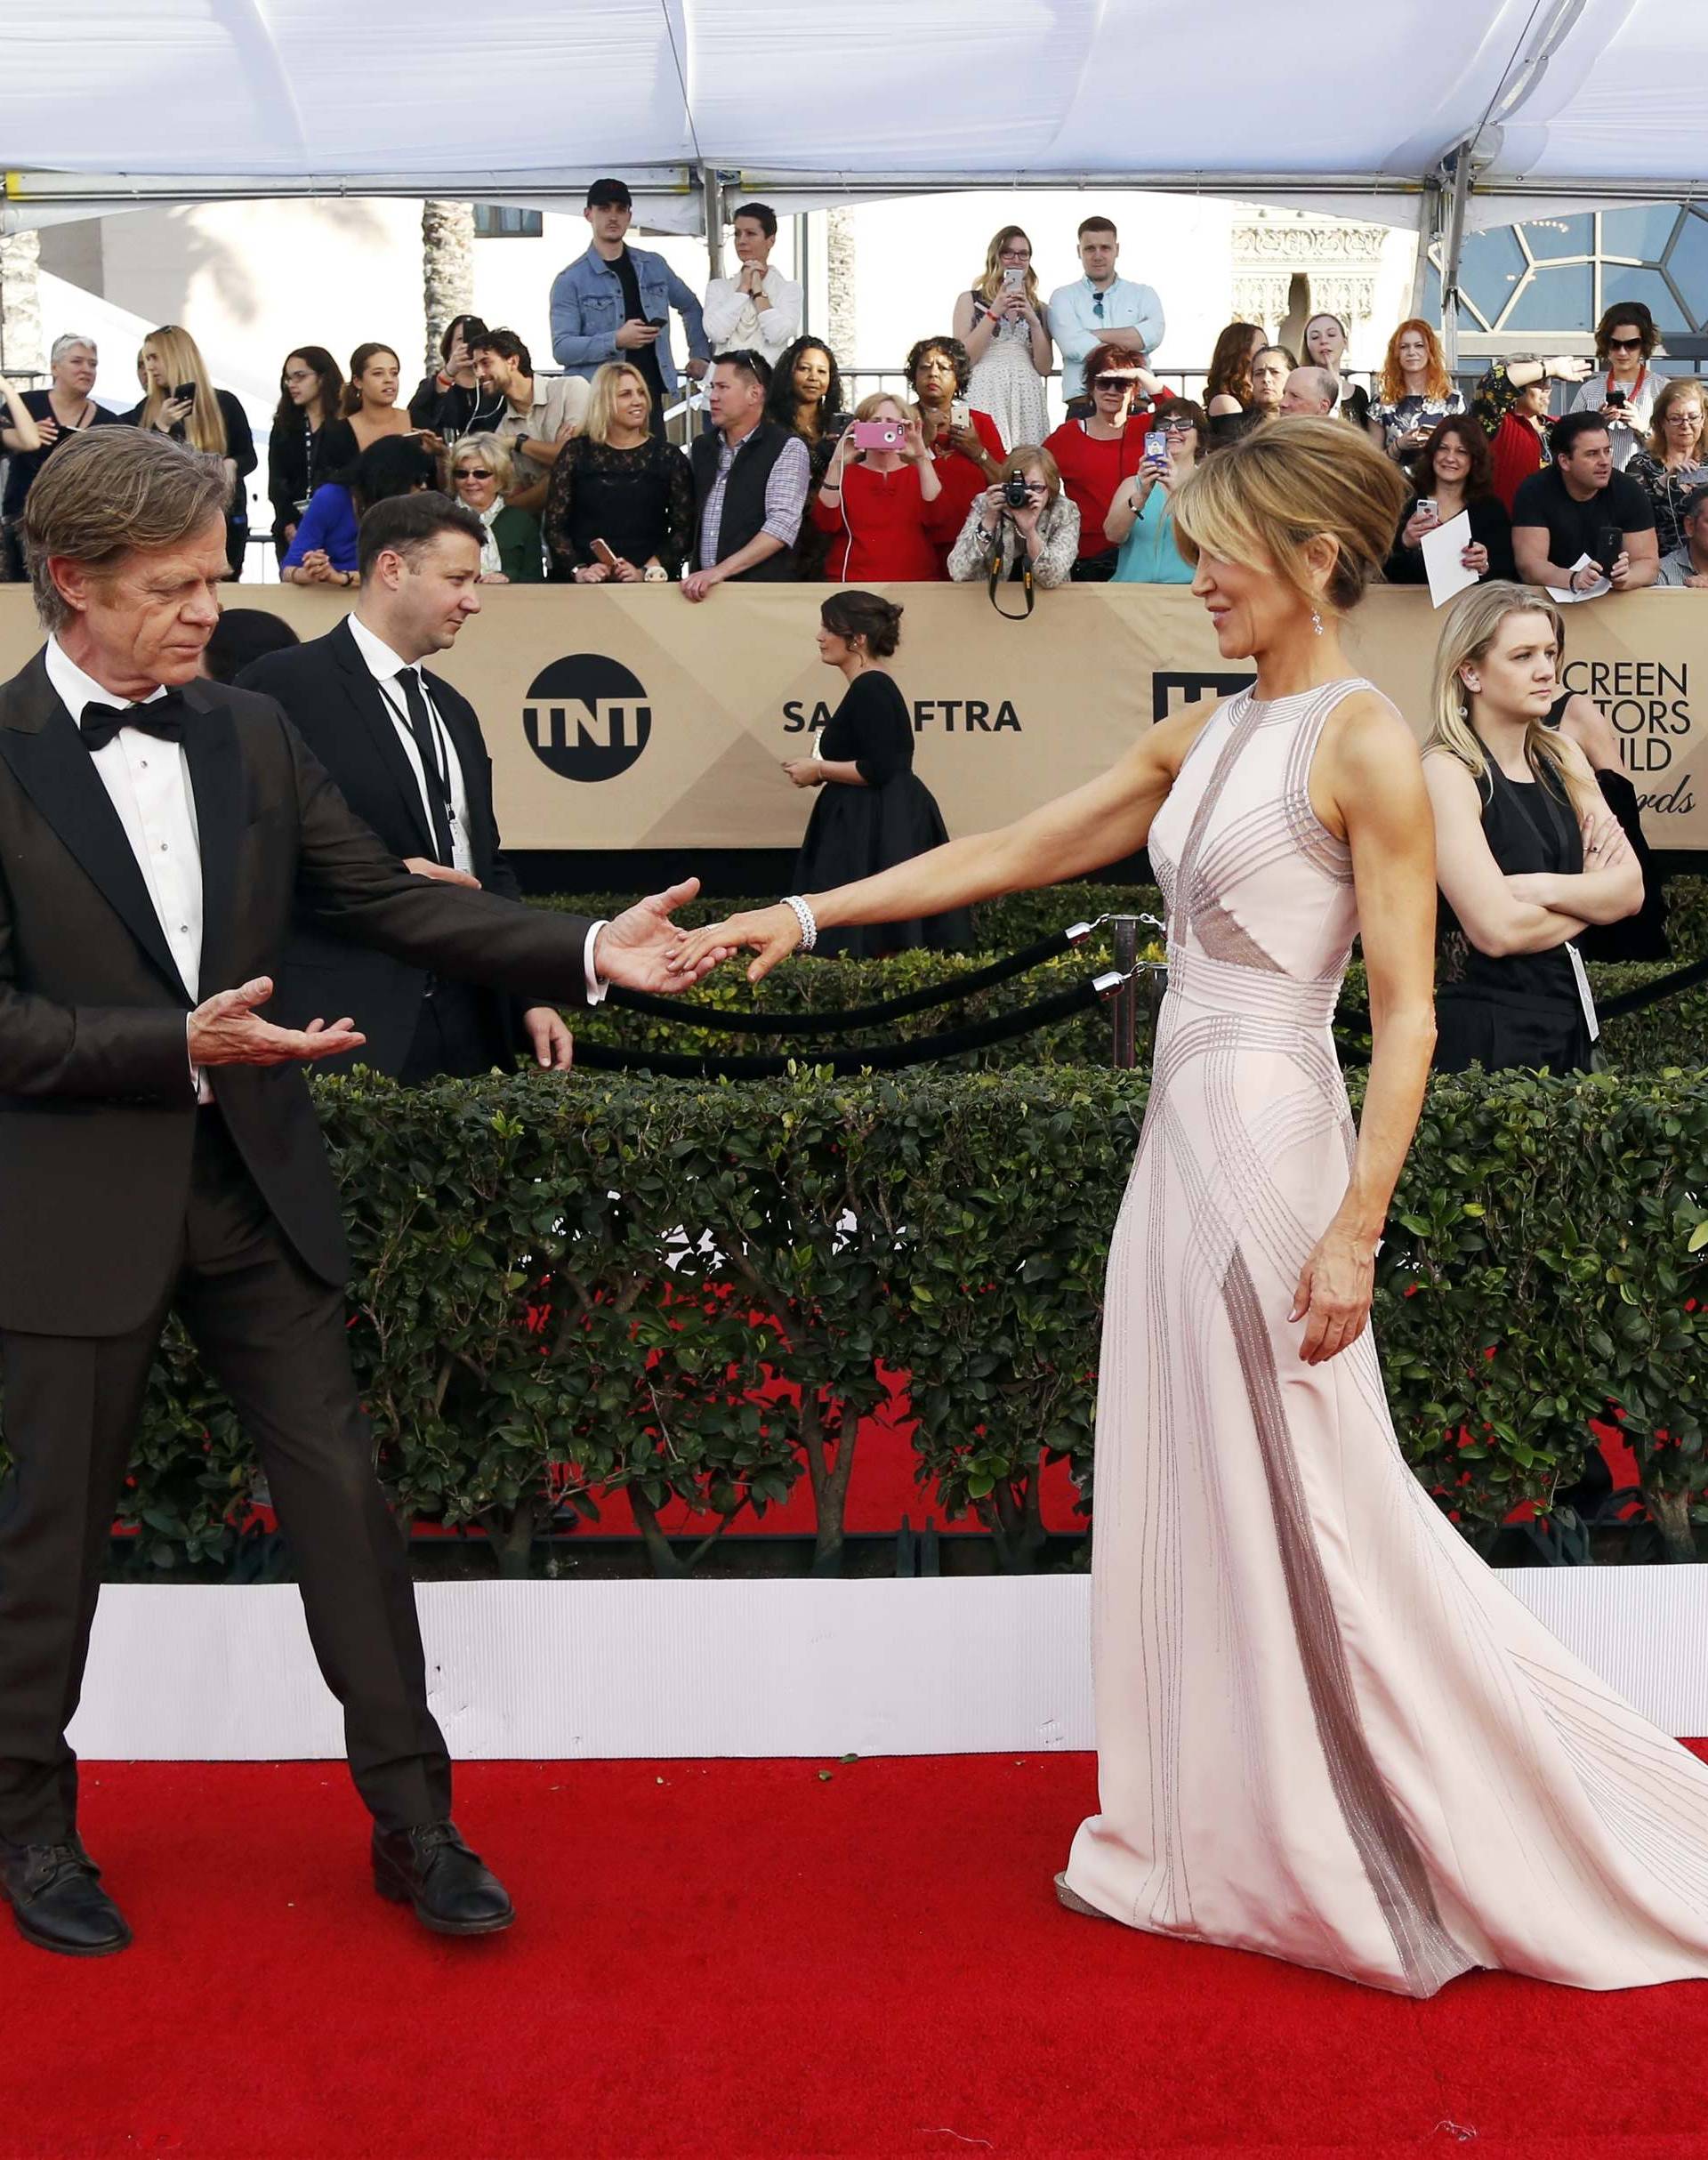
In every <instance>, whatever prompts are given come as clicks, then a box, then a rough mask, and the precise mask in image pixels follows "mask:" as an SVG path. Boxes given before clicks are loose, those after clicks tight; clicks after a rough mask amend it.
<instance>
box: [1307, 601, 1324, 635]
mask: <svg viewBox="0 0 1708 2160" xmlns="http://www.w3.org/2000/svg"><path fill="white" fill-rule="evenodd" d="M1310 626H1311V629H1312V630H1313V631H1314V632H1315V633H1316V634H1317V636H1318V637H1321V636H1322V634H1323V618H1322V617H1321V616H1320V615H1318V614H1317V610H1316V609H1315V608H1313V609H1311V611H1310Z"/></svg>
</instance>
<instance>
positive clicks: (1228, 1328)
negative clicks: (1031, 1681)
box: [1065, 681, 1708, 1995]
mask: <svg viewBox="0 0 1708 2160" xmlns="http://www.w3.org/2000/svg"><path fill="white" fill-rule="evenodd" d="M1369 688H1370V685H1369V684H1367V683H1365V682H1362V681H1341V682H1337V683H1333V684H1330V685H1328V686H1327V687H1325V688H1323V689H1317V690H1311V691H1307V692H1304V693H1302V694H1301V695H1300V696H1298V697H1284V698H1277V699H1276V700H1274V701H1273V702H1271V703H1268V704H1264V703H1260V702H1259V701H1258V700H1257V699H1256V698H1255V697H1253V696H1252V694H1251V693H1250V692H1246V693H1244V694H1242V695H1241V696H1239V697H1234V698H1232V699H1230V700H1229V702H1227V703H1225V704H1223V705H1220V706H1219V707H1218V708H1217V710H1216V711H1215V713H1213V716H1212V718H1211V719H1210V721H1208V723H1207V724H1206V726H1205V727H1204V731H1203V733H1202V735H1201V736H1200V737H1199V738H1198V740H1197V742H1196V744H1195V745H1194V746H1193V748H1192V750H1191V752H1190V754H1189V755H1188V758H1187V760H1186V762H1185V763H1184V765H1183V766H1182V768H1181V770H1180V776H1179V778H1178V779H1177V781H1176V783H1175V786H1174V788H1173V790H1172V793H1171V794H1170V795H1169V798H1168V800H1167V802H1166V803H1165V804H1164V807H1163V809H1162V810H1161V811H1160V812H1159V814H1158V816H1157V818H1156V823H1155V825H1154V826H1153V828H1152V831H1151V835H1150V853H1151V859H1152V861H1153V863H1154V864H1155V865H1156V874H1157V877H1158V879H1159V881H1160V883H1161V884H1162V887H1163V891H1164V895H1165V897H1166V900H1167V905H1168V915H1169V923H1170V930H1169V945H1168V959H1169V979H1168V995H1167V998H1166V1000H1165V1002H1164V1006H1163V1011H1162V1017H1161V1020H1160V1024H1159V1026H1158V1029H1157V1035H1156V1060H1155V1070H1154V1073H1153V1076H1152V1084H1151V1095H1150V1104H1149V1108H1148V1113H1147V1116H1146V1119H1145V1127H1144V1135H1143V1138H1142V1140H1141V1141H1140V1147H1139V1152H1138V1157H1137V1160H1136V1161H1135V1163H1134V1165H1133V1170H1132V1180H1131V1182H1130V1183H1129V1185H1128V1187H1127V1191H1126V1196H1125V1199H1124V1204H1123V1205H1122V1209H1121V1213H1120V1217H1119V1220H1118V1221H1117V1223H1116V1229H1115V1235H1114V1238H1113V1242H1112V1245H1111V1248H1110V1254H1109V1269H1108V1296H1107V1303H1106V1309H1105V1310H1106V1318H1105V1323H1104V1337H1103V1358H1102V1370H1101V1378H1100V1408H1099V1421H1098V1448H1097V1472H1096V1514H1095V1531H1094V1559H1093V1566H1092V1590H1093V1638H1094V1640H1093V1656H1094V1664H1095V1674H1096V1702H1097V1727H1098V1749H1099V1765H1098V1771H1099V1798H1100V1812H1099V1813H1098V1814H1096V1815H1094V1816H1092V1817H1090V1818H1089V1819H1088V1820H1087V1821H1085V1822H1084V1823H1083V1824H1082V1825H1081V1826H1080V1828H1079V1831H1078V1834H1077V1835H1076V1838H1075V1840H1074V1844H1073V1851H1072V1855H1071V1857H1070V1858H1069V1861H1068V1869H1067V1874H1066V1879H1065V1886H1066V1891H1067V1893H1068V1896H1069V1897H1070V1898H1077V1899H1080V1900H1083V1901H1084V1904H1085V1905H1087V1906H1091V1907H1092V1908H1094V1909H1095V1910H1096V1911H1097V1912H1099V1913H1100V1914H1107V1915H1108V1916H1109V1917H1110V1918H1113V1919H1116V1920H1119V1921H1123V1922H1126V1924H1127V1925H1129V1926H1131V1927H1135V1928H1142V1929H1146V1930H1150V1931H1152V1932H1155V1933H1158V1934H1164V1935H1174V1936H1179V1937H1180V1938H1183V1939H1185V1940H1188V1941H1192V1942H1204V1943H1218V1944H1223V1945H1227V1946H1231V1947H1236V1948H1239V1949H1245V1950H1261V1951H1264V1952H1266V1953H1268V1954H1269V1955H1270V1956H1272V1957H1280V1958H1285V1959H1288V1960H1290V1961H1291V1962H1293V1963H1296V1964H1301V1965H1309V1966H1315V1967H1317V1968H1320V1969H1321V1970H1322V1971H1326V1972H1333V1973H1339V1974H1341V1975H1343V1976H1345V1977H1346V1978H1347V1979H1355V1980H1362V1981H1365V1982H1366V1983H1367V1984H1368V1985H1369V1986H1371V1987H1383V1988H1389V1989H1391V1990H1393V1991H1395V1992H1396V1993H1398V1994H1404V1995H1432V1994H1433V1993H1434V1992H1435V1991H1436V1990H1437V1989H1438V1987H1442V1986H1443V1985H1444V1983H1445V1982H1446V1981H1448V1980H1450V1979H1453V1978H1454V1975H1455V1974H1457V1973H1461V1972H1465V1971H1470V1970H1471V1969H1472V1968H1474V1967H1478V1966H1488V1967H1496V1968H1500V1969H1502V1970H1503V1971H1510V1972H1522V1973H1529V1974H1532V1975H1534V1976H1535V1977H1536V1978H1538V1979H1546V1980H1556V1981H1560V1982H1564V1983H1566V1984H1567V1985H1569V1986H1572V1987H1594V1988H1612V1987H1645V1986H1648V1985H1649V1984H1651V1983H1653V1982H1656V1981H1662V1980H1677V1979H1700V1978H1704V1977H1708V1766H1704V1765H1703V1764H1702V1763H1699V1762H1698V1761H1696V1760H1695V1758H1694V1757H1692V1756H1691V1755H1690V1754H1689V1753H1688V1752H1687V1751H1686V1750H1685V1749H1684V1748H1682V1747H1680V1745H1678V1744H1677V1743H1676V1742H1674V1741H1673V1740H1672V1739H1670V1738H1668V1737H1666V1735H1664V1733H1661V1732H1659V1731H1657V1730H1656V1729H1655V1728H1654V1727H1653V1726H1651V1725H1649V1724H1648V1723H1647V1722H1646V1721H1644V1720H1643V1719H1642V1718H1640V1717H1639V1716H1638V1714H1637V1713H1636V1712H1635V1711H1634V1710H1632V1709H1631V1707H1630V1706H1629V1705H1627V1704H1625V1703H1623V1701H1621V1700H1620V1698H1619V1697H1617V1696H1615V1694H1613V1693H1612V1692H1611V1691H1610V1690H1609V1689H1607V1688H1606V1687H1604V1686H1603V1685H1602V1683H1601V1682H1600V1681H1599V1680H1598V1679H1597V1678H1596V1677H1595V1675H1594V1674H1593V1673H1592V1672H1590V1671H1589V1670H1588V1669H1587V1667H1585V1666H1583V1665H1582V1664H1579V1663H1578V1661H1577V1660H1576V1659H1575V1658H1574V1657H1573V1656H1570V1655H1569V1654H1568V1653H1567V1651H1566V1650H1565V1649H1564V1648H1562V1647H1561V1646H1560V1645H1559V1643H1558V1642H1556V1641H1555V1640H1554V1639H1553V1637H1552V1636H1551V1635H1550V1634H1549V1633H1548V1632H1547V1630H1546V1629H1545V1628H1543V1626H1542V1625H1541V1624H1540V1623H1538V1622H1537V1621H1536V1620H1535V1619H1533V1618H1532V1617H1531V1616H1530V1614H1529V1613H1528V1612H1527V1610H1526V1609H1525V1608H1524V1607H1523V1606H1522V1605H1520V1604H1519V1602H1518V1600H1516V1599H1515V1598H1513V1597H1512V1596H1511V1594H1510V1592H1507V1591H1506V1590H1505V1589H1504V1588H1503V1586H1502V1585H1501V1584H1500V1583H1499V1582H1498V1581H1497V1580H1496V1578H1495V1576H1493V1575H1492V1574H1491V1573H1490V1572H1489V1570H1488V1569H1487V1568H1485V1567H1484V1566H1483V1564H1482V1563H1481V1561H1479V1560H1478V1559H1477V1558H1476V1556H1475V1555H1474V1554H1473V1553H1472V1552H1471V1551H1470V1548H1469V1547H1468V1546H1467V1545H1466V1544H1465V1543H1464V1542H1463V1540H1462V1538H1461V1537H1460V1535H1458V1533H1457V1532H1456V1531H1455V1530H1454V1527H1452V1525H1451V1524H1450V1523H1449V1522H1448V1521H1447V1520H1446V1517H1445V1516H1444V1515H1443V1514H1442V1513H1441V1512H1440V1511H1439V1510H1438V1507H1437V1506H1436V1504H1435V1503H1434V1502H1433V1501H1432V1500H1431V1499H1430V1496H1429V1495H1428V1494H1427V1493H1425V1492H1424V1491H1423V1489H1422V1487H1421V1486H1420V1485H1419V1484H1418V1483H1417V1481H1416V1479H1414V1477H1413V1476H1412V1474H1411V1472H1410V1471H1409V1470H1408V1469H1407V1467H1406V1463H1405V1460H1404V1458H1403V1457H1402V1455H1401V1454H1400V1452H1399V1447H1398V1443H1397V1441H1396V1439H1395V1437H1394V1430H1393V1425H1392V1423H1391V1421H1390V1417H1389V1414H1388V1406H1387V1403H1386V1400H1385V1399H1384V1397H1383V1393H1382V1372H1381V1367H1380V1366H1379V1364H1378V1362H1377V1357H1376V1349H1375V1344H1374V1342H1373V1340H1372V1338H1371V1336H1370V1334H1369V1333H1368V1331H1366V1333H1365V1334H1363V1335H1362V1336H1361V1337H1360V1338H1359V1340H1358V1342H1356V1343H1355V1344H1354V1345H1353V1346H1352V1348H1351V1349H1350V1350H1345V1351H1342V1353H1341V1355H1340V1356H1339V1357H1338V1358H1333V1359H1331V1360H1330V1361H1329V1362H1328V1363H1327V1364H1325V1365H1320V1366H1306V1365H1303V1364H1301V1362H1300V1359H1299V1355H1298V1349H1299V1342H1300V1340H1301V1335H1302V1333H1303V1326H1302V1323H1294V1322H1293V1321H1291V1320H1290V1319H1289V1318H1288V1315H1289V1312H1290V1310H1291V1309H1292V1302H1293V1291H1294V1287H1295V1286H1296V1284H1297V1282H1298V1279H1299V1273H1300V1269H1301V1265H1302V1263H1303V1261H1304V1260H1305V1258H1306V1256H1307V1254H1308V1253H1309V1251H1310V1249H1311V1247H1312V1245H1314V1244H1315V1242H1316V1240H1317V1237H1319V1236H1320V1234H1321V1233H1322V1231H1323V1230H1324V1229H1325V1228H1326V1226H1327V1224H1328V1221H1329V1220H1330V1218H1331V1217H1332V1215H1333V1213H1334V1210H1335V1208H1336V1207H1337V1205H1339V1202H1340V1200H1341V1196H1342V1194H1343V1192H1344V1190H1345V1187H1346V1177H1347V1170H1348V1165H1349V1161H1350V1157H1351V1149H1352V1145H1353V1126H1352V1120H1351V1116H1350V1113H1349V1109H1348V1106H1347V1099H1346V1092H1345V1089H1344V1087H1343V1085H1342V1084H1341V1073H1340V1068H1339V1064H1338V1062H1337V1060H1336V1058H1335V1054H1334V1048H1333V1038H1332V1036H1331V1034H1330V1020H1331V1016H1332V1015H1333V1011H1334V1003H1335V998H1336V995H1337V994H1338V992H1339V989H1340V983H1341V972H1342V971H1343V970H1344V968H1345V965H1346V961H1347V956H1348V954H1349V951H1350V949H1351V945H1352V939H1353V937H1354V934H1355V932H1356V931H1357V929H1358V915H1357V907H1356V901H1355V898H1354V892H1353V885H1352V870H1351V861H1350V854H1349V850H1348V848H1347V846H1346V845H1345V843H1344V842H1341V841H1340V840H1337V839H1336V838H1335V837H1334V836H1333V834H1331V833H1330V832H1328V831H1327V830H1326V828H1325V826H1323V824H1322V823H1321V821H1320V820H1319V819H1318V818H1317V815H1316V813H1315V812H1314V811H1313V810H1312V808H1311V804H1310V799H1309V793H1308V788H1307V782H1308V779H1309V771H1310V764H1311V758H1312V755H1313V754H1314V752H1315V750H1316V747H1317V741H1318V738H1319V737H1320V736H1321V733H1322V729H1323V724H1324V722H1325V720H1326V719H1327V718H1328V716H1329V714H1330V713H1331V712H1333V709H1334V707H1335V706H1336V705H1338V704H1339V703H1340V701H1341V699H1342V698H1343V697H1346V696H1347V695H1348V694H1349V693H1350V692H1352V691H1354V690H1367V689H1369Z"/></svg>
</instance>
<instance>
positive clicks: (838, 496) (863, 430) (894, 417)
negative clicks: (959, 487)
mask: <svg viewBox="0 0 1708 2160" xmlns="http://www.w3.org/2000/svg"><path fill="white" fill-rule="evenodd" d="M942 504H943V482H942V480H940V479H939V476H938V470H937V467H936V466H935V465H934V464H933V463H931V454H930V452H929V451H928V450H927V449H926V447H925V435H924V431H923V429H922V427H921V425H920V419H919V413H918V411H917V409H916V408H915V407H913V406H911V405H907V404H905V403H904V402H903V400H902V399H899V398H897V397H894V396H892V395H891V394H890V392H889V391H879V392H878V393H877V394H876V395H875V396H873V397H870V398H863V399H861V400H860V403H859V405H858V407H857V408H856V411H855V415H854V422H853V425H852V426H851V427H849V428H847V429H846V430H844V431H843V433H842V435H841V436H840V437H839V438H838V440H837V443H836V447H835V449H834V452H833V453H832V455H831V460H830V464H829V467H828V469H827V470H826V473H825V477H824V480H823V482H822V484H821V485H820V487H819V489H818V495H817V496H815V497H814V499H813V503H812V508H811V511H810V518H811V520H812V523H813V525H814V526H815V527H816V528H817V529H818V531H819V532H821V533H824V534H826V536H828V539H829V543H830V545H829V552H828V553H827V554H826V558H825V576H826V577H827V578H829V579H830V580H831V582H832V583H833V584H868V583H870V584H910V583H918V584H927V583H931V582H933V581H935V580H937V579H939V578H940V577H941V576H943V568H942V538H943V534H942V523H943V510H942Z"/></svg>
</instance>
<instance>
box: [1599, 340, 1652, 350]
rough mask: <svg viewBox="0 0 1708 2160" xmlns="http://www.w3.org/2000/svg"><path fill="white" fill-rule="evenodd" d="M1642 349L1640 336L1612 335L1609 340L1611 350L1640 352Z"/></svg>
mask: <svg viewBox="0 0 1708 2160" xmlns="http://www.w3.org/2000/svg"><path fill="white" fill-rule="evenodd" d="M1642 349H1643V341H1642V339H1641V338H1640V337H1610V338H1609V339H1608V340H1607V351H1609V352H1640V351H1642Z"/></svg>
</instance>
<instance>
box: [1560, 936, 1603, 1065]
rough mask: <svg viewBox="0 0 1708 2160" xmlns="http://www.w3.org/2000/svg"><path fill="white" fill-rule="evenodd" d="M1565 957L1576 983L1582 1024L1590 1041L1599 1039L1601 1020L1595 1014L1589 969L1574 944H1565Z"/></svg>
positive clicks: (1593, 1041)
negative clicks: (1587, 1031) (1588, 1032)
mask: <svg viewBox="0 0 1708 2160" xmlns="http://www.w3.org/2000/svg"><path fill="white" fill-rule="evenodd" d="M1566 957H1567V959H1568V960H1569V961H1570V962H1571V963H1572V980H1573V981H1574V982H1575V984H1576V985H1577V1001H1578V1003H1579V1004H1581V1005H1582V1006H1583V1024H1584V1026H1585V1027H1586V1028H1588V1029H1589V1031H1590V1040H1591V1043H1599V1041H1600V1040H1601V1022H1600V1020H1599V1019H1598V1018H1597V1016H1596V1011H1595V994H1594V992H1593V991H1592V990H1591V988H1590V977H1589V971H1588V969H1587V968H1585V966H1584V965H1583V954H1582V953H1580V952H1579V951H1578V949H1577V947H1576V946H1575V945H1567V947H1566Z"/></svg>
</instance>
